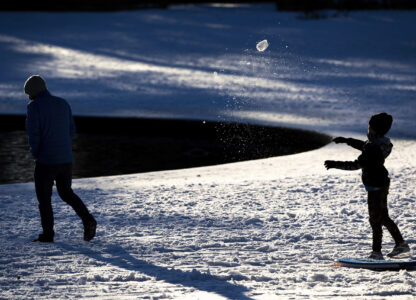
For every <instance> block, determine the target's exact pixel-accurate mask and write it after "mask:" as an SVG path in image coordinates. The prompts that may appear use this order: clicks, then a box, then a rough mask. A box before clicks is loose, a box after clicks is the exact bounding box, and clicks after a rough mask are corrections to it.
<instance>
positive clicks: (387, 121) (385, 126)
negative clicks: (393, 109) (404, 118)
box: [369, 112, 393, 135]
mask: <svg viewBox="0 0 416 300" xmlns="http://www.w3.org/2000/svg"><path fill="white" fill-rule="evenodd" d="M392 123H393V117H392V116H391V115H389V114H387V113H385V112H383V113H379V114H375V115H372V116H371V118H370V122H369V124H370V127H371V128H372V129H373V130H374V131H375V132H376V133H377V134H378V135H385V134H386V133H387V132H388V131H389V130H390V128H391V124H392Z"/></svg>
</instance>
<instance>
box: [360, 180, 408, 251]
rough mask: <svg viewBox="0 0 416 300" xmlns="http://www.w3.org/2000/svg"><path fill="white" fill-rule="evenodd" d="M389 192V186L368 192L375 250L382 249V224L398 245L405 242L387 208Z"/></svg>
mask: <svg viewBox="0 0 416 300" xmlns="http://www.w3.org/2000/svg"><path fill="white" fill-rule="evenodd" d="M388 193H389V188H388V187H385V188H381V189H380V190H376V191H371V192H368V212H369V215H370V225H371V229H372V230H373V251H377V252H380V251H381V241H382V237H383V228H382V226H386V228H387V230H388V231H389V232H390V234H391V236H392V237H393V239H394V241H395V243H396V245H398V244H400V243H401V242H403V237H402V235H401V233H400V230H399V228H398V227H397V225H396V224H395V223H394V222H393V220H392V219H390V217H389V213H388V209H387V195H388Z"/></svg>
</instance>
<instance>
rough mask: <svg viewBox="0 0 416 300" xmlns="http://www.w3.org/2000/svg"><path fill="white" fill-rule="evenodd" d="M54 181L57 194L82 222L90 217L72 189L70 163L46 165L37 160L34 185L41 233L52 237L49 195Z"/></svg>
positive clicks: (52, 223) (51, 214)
mask: <svg viewBox="0 0 416 300" xmlns="http://www.w3.org/2000/svg"><path fill="white" fill-rule="evenodd" d="M54 181H56V189H57V190H58V194H59V196H60V197H61V198H62V200H63V201H65V202H66V203H67V204H69V205H70V206H71V207H72V208H73V209H74V210H75V212H76V213H77V215H78V216H79V217H80V218H81V219H82V221H83V223H84V224H85V222H86V221H87V220H88V219H89V218H91V215H90V213H89V212H88V209H87V207H86V206H85V205H84V203H83V202H82V200H81V199H80V198H79V197H78V196H77V195H76V194H75V193H74V192H73V191H72V188H71V185H72V164H59V165H47V164H41V163H38V162H37V163H36V167H35V187H36V196H37V198H38V201H39V211H40V218H41V222H42V228H43V234H45V235H46V236H52V237H53V235H54V230H53V225H54V221H53V211H52V203H51V197H52V188H53V184H54Z"/></svg>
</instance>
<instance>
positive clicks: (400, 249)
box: [387, 242, 410, 257]
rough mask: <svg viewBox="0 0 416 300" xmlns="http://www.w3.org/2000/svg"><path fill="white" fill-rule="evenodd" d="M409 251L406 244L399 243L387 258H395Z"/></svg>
mask: <svg viewBox="0 0 416 300" xmlns="http://www.w3.org/2000/svg"><path fill="white" fill-rule="evenodd" d="M409 251H410V247H409V245H408V244H407V243H406V242H401V243H400V244H398V245H396V246H394V248H393V250H392V251H391V252H390V253H389V254H387V256H388V257H395V256H397V255H400V254H402V253H406V252H409Z"/></svg>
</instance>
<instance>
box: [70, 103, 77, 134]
mask: <svg viewBox="0 0 416 300" xmlns="http://www.w3.org/2000/svg"><path fill="white" fill-rule="evenodd" d="M76 131H77V129H76V126H75V122H74V117H73V116H72V110H71V107H69V135H70V136H71V138H74V137H75V135H76Z"/></svg>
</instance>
